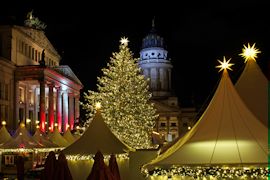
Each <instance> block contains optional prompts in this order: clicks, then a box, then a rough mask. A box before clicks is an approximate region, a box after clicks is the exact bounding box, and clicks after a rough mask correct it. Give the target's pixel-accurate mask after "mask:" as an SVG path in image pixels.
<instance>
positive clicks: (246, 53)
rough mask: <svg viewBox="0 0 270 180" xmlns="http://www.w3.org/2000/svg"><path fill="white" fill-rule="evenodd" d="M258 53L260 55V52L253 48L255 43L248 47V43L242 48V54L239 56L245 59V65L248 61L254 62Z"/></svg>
mask: <svg viewBox="0 0 270 180" xmlns="http://www.w3.org/2000/svg"><path fill="white" fill-rule="evenodd" d="M258 53H261V51H259V49H257V48H255V43H254V44H253V45H252V46H250V44H249V43H248V46H245V45H244V48H243V49H242V53H241V54H239V55H240V56H242V57H243V58H245V63H246V62H247V61H248V60H254V61H256V58H257V57H258V56H257V54H258Z"/></svg>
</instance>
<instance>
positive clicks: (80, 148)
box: [63, 110, 130, 155]
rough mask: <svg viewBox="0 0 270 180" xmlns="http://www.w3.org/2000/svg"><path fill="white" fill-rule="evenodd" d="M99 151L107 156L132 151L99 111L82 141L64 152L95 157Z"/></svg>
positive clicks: (76, 142) (81, 138) (79, 140)
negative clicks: (113, 131) (112, 130)
mask: <svg viewBox="0 0 270 180" xmlns="http://www.w3.org/2000/svg"><path fill="white" fill-rule="evenodd" d="M98 150H100V151H101V152H102V154H107V155H110V154H112V153H114V154H121V153H126V152H127V151H129V150H130V148H129V147H128V146H126V145H125V144H124V143H123V142H121V141H120V140H119V139H118V138H117V137H116V136H115V135H114V134H113V133H112V132H111V130H110V129H109V128H108V127H107V125H106V124H105V122H104V120H103V118H102V116H101V113H100V111H99V110H97V112H96V114H95V117H94V119H93V120H92V122H91V123H90V125H89V127H88V128H87V130H86V131H85V132H84V134H83V135H82V136H81V137H80V139H78V140H77V141H75V142H74V143H73V144H72V145H70V146H69V147H67V148H65V149H64V150H63V152H64V154H66V155H75V154H81V155H90V154H91V155H95V154H96V152H97V151H98Z"/></svg>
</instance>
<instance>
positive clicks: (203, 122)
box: [144, 70, 268, 170]
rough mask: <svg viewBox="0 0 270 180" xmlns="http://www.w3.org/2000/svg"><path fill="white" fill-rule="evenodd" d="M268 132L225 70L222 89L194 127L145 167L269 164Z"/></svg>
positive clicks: (220, 86)
mask: <svg viewBox="0 0 270 180" xmlns="http://www.w3.org/2000/svg"><path fill="white" fill-rule="evenodd" d="M267 163H268V131H267V128H266V127H265V126H264V125H263V124H262V123H261V121H259V120H258V119H257V118H256V117H255V115H254V114H253V113H252V112H251V111H250V110H249V109H248V108H247V106H246V105H245V104H244V102H243V101H242V99H241V98H240V96H239V95H238V93H237V91H236V90H235V87H234V86H233V84H232V82H231V80H230V78H229V75H228V73H227V71H226V70H224V72H223V75H222V78H221V81H220V83H219V86H218V88H217V90H216V92H215V94H214V96H213V98H212V100H211V102H210V103H209V105H208V107H207V109H206V110H205V112H204V114H203V115H202V116H201V117H200V119H199V120H198V122H197V123H196V124H195V126H194V127H193V128H192V129H191V130H190V131H189V132H188V133H187V134H186V135H185V136H183V138H181V139H179V141H177V142H176V143H175V144H174V145H173V146H171V147H170V148H169V149H168V150H166V151H165V152H164V153H162V154H160V155H159V156H157V158H155V159H153V160H152V161H151V162H149V163H148V164H146V165H144V167H146V168H147V169H148V170H151V169H153V168H155V167H163V168H169V167H171V166H172V165H189V166H192V165H201V166H205V165H206V166H211V165H244V164H249V165H250V164H252V165H258V164H260V165H263V166H265V165H267Z"/></svg>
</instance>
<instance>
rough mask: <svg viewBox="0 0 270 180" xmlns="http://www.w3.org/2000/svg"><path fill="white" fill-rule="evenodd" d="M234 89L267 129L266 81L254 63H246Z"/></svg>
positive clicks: (248, 61)
mask: <svg viewBox="0 0 270 180" xmlns="http://www.w3.org/2000/svg"><path fill="white" fill-rule="evenodd" d="M235 88H236V90H237V91H238V93H239V95H240V96H241V98H242V99H243V100H244V102H245V103H246V105H247V106H248V108H249V109H250V110H251V111H252V112H253V113H254V114H255V116H257V118H258V119H259V120H260V121H262V122H263V124H265V125H266V127H268V80H267V78H266V77H265V75H264V74H263V72H262V71H261V69H260V67H259V66H258V64H257V63H256V61H254V60H252V59H250V60H247V61H246V65H245V68H244V71H243V72H242V74H241V76H240V77H239V79H238V80H237V82H236V84H235Z"/></svg>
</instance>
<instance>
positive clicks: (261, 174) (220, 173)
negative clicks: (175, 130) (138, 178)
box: [142, 166, 269, 179]
mask: <svg viewBox="0 0 270 180" xmlns="http://www.w3.org/2000/svg"><path fill="white" fill-rule="evenodd" d="M142 174H144V175H145V176H146V177H158V176H163V177H164V176H165V177H167V178H172V177H173V176H185V177H193V178H195V179H197V178H199V179H201V178H205V177H210V178H217V179H220V178H222V179H235V178H244V179H258V178H259V179H267V178H268V176H269V169H268V167H219V166H213V167H203V166H197V167H189V166H172V167H171V168H170V169H162V168H155V169H154V170H152V171H150V172H149V171H148V170H147V169H145V168H142Z"/></svg>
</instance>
